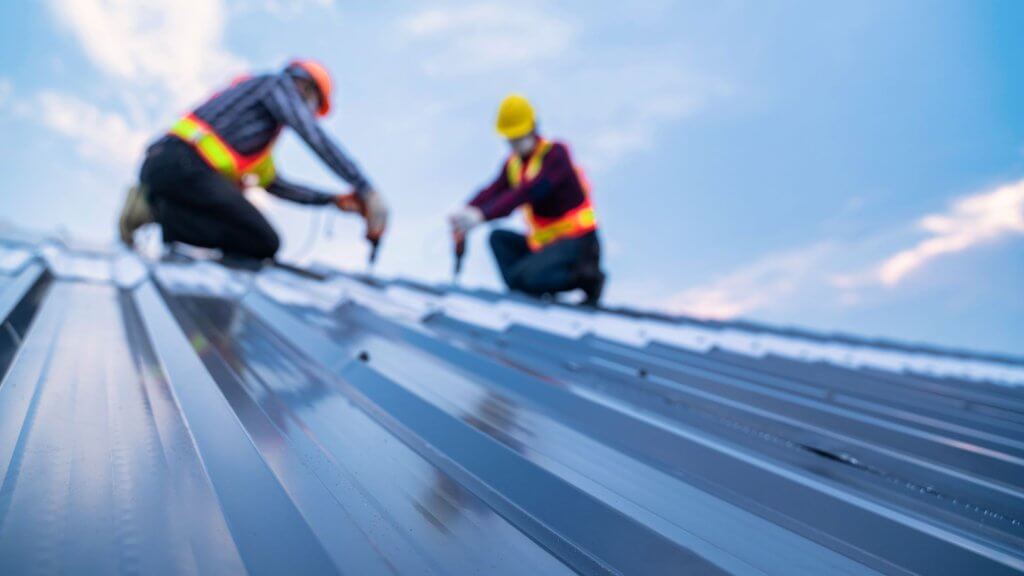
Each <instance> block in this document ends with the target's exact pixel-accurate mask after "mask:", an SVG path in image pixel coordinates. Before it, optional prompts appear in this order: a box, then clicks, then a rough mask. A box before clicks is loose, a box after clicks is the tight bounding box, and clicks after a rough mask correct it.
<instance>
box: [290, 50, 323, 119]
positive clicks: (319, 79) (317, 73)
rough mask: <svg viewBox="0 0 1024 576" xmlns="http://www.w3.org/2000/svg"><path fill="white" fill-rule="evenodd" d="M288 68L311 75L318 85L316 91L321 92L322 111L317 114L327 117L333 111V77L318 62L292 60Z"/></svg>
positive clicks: (314, 82)
mask: <svg viewBox="0 0 1024 576" xmlns="http://www.w3.org/2000/svg"><path fill="white" fill-rule="evenodd" d="M288 68H289V69H292V70H301V71H302V72H305V73H306V74H307V75H309V78H310V79H311V80H312V81H313V84H314V85H316V89H317V90H318V91H319V92H320V109H319V110H317V114H319V115H320V116H326V115H327V113H328V112H330V111H331V89H332V87H331V75H330V74H329V73H328V72H327V69H326V68H324V67H323V65H322V64H320V63H319V62H317V61H316V60H302V59H296V60H292V61H291V62H290V63H289V64H288Z"/></svg>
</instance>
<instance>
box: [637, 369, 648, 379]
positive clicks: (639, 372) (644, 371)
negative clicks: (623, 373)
mask: <svg viewBox="0 0 1024 576" xmlns="http://www.w3.org/2000/svg"><path fill="white" fill-rule="evenodd" d="M636 375H637V376H639V377H641V378H647V368H640V369H638V370H637V371H636Z"/></svg>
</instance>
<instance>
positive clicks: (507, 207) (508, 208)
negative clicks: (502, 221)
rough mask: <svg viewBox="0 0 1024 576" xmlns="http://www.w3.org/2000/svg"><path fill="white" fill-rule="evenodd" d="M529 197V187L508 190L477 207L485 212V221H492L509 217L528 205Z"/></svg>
mask: <svg viewBox="0 0 1024 576" xmlns="http://www.w3.org/2000/svg"><path fill="white" fill-rule="evenodd" d="M529 197H530V195H529V188H528V187H527V186H520V187H518V188H513V189H510V190H506V191H505V192H504V193H502V194H498V195H497V196H495V197H494V198H492V199H490V201H488V202H486V203H484V204H482V205H480V206H477V207H478V208H480V211H481V212H483V214H484V219H485V220H487V221H491V220H495V219H498V218H504V217H505V216H508V215H509V214H511V213H512V211H513V210H515V209H516V208H518V207H520V206H522V205H523V204H524V203H526V201H527V200H528V199H529Z"/></svg>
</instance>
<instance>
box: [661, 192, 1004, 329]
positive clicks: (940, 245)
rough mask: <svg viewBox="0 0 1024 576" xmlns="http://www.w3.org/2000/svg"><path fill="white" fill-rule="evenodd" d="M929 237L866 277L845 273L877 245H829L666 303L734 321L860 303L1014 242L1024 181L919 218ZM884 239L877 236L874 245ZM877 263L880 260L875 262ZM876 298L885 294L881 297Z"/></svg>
mask: <svg viewBox="0 0 1024 576" xmlns="http://www.w3.org/2000/svg"><path fill="white" fill-rule="evenodd" d="M917 223H918V226H919V227H920V228H921V229H923V230H924V231H926V232H928V233H929V236H928V237H927V238H925V239H923V240H921V241H920V242H918V243H917V244H915V245H913V246H911V247H909V248H906V249H903V250H898V251H895V252H889V254H890V255H889V256H888V257H883V258H882V259H881V262H880V263H879V264H875V265H873V266H868V267H866V268H861V270H863V271H861V272H854V273H848V272H840V271H841V270H843V269H844V268H845V269H849V268H850V266H851V262H857V261H863V260H864V256H865V253H864V252H865V251H866V250H867V251H871V252H874V251H875V248H873V247H872V246H873V245H874V244H876V242H875V241H873V240H872V239H864V240H861V241H860V242H857V243H835V242H823V243H818V244H813V245H810V246H807V247H804V248H798V249H795V250H791V251H788V252H783V253H779V254H771V255H768V256H765V257H763V258H761V259H759V260H757V261H755V262H753V263H752V264H750V265H747V266H744V267H741V268H739V269H738V270H735V271H733V272H730V273H728V274H726V275H724V276H721V277H719V278H717V279H715V280H713V281H711V282H709V283H707V284H703V285H698V286H696V287H693V288H689V289H686V290H683V291H681V292H678V293H676V294H674V295H672V296H670V297H669V298H667V299H665V300H663V302H662V307H663V308H665V309H668V310H670V311H672V312H677V313H684V314H691V315H694V316H698V317H703V318H718V319H728V318H735V317H737V316H743V315H747V314H750V313H751V312H755V311H761V312H768V311H778V310H781V309H785V308H787V307H792V306H797V307H799V308H801V309H803V308H806V307H807V306H810V305H815V304H821V303H822V302H833V303H834V304H835V305H837V306H839V307H843V308H850V307H856V306H859V305H861V304H862V303H863V302H864V301H865V298H866V297H870V296H871V295H872V293H871V292H866V290H867V289H870V288H876V289H877V288H879V287H894V286H897V285H899V284H900V283H901V282H903V281H904V280H905V279H906V278H907V277H908V276H909V275H910V274H912V273H913V272H914V271H916V270H918V269H920V268H922V267H924V266H926V265H928V264H929V263H931V262H932V261H933V260H935V259H937V258H940V257H942V256H946V255H949V254H955V253H959V252H964V251H967V250H971V249H973V248H976V247H979V246H982V245H985V244H989V243H992V242H995V241H997V240H1000V239H1002V238H1006V237H1010V236H1021V235H1024V180H1021V181H1018V182H1015V183H1011V184H1007V185H1005V186H1001V187H999V188H996V189H995V190H992V191H989V192H983V193H979V194H974V195H971V196H966V197H963V198H960V199H959V200H957V201H956V202H954V203H953V204H952V205H951V206H950V208H949V210H947V211H945V212H942V213H938V214H928V215H925V216H924V217H922V218H920V219H919V220H918V221H917ZM880 238H884V236H881V237H877V238H875V240H879V239H880ZM875 261H876V262H877V261H878V260H875ZM875 294H876V295H877V294H878V293H875Z"/></svg>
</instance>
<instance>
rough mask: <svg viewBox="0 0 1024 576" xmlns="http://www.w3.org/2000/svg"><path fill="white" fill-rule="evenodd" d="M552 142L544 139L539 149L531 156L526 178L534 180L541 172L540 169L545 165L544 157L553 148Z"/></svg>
mask: <svg viewBox="0 0 1024 576" xmlns="http://www.w3.org/2000/svg"><path fill="white" fill-rule="evenodd" d="M551 146H552V144H551V142H549V141H547V140H542V141H541V143H540V145H539V147H538V149H537V151H536V152H535V153H534V154H533V157H532V158H530V163H529V164H527V165H526V179H527V180H533V179H534V178H536V177H537V174H540V169H541V167H542V166H544V157H545V156H547V155H548V152H549V151H550V150H551Z"/></svg>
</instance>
